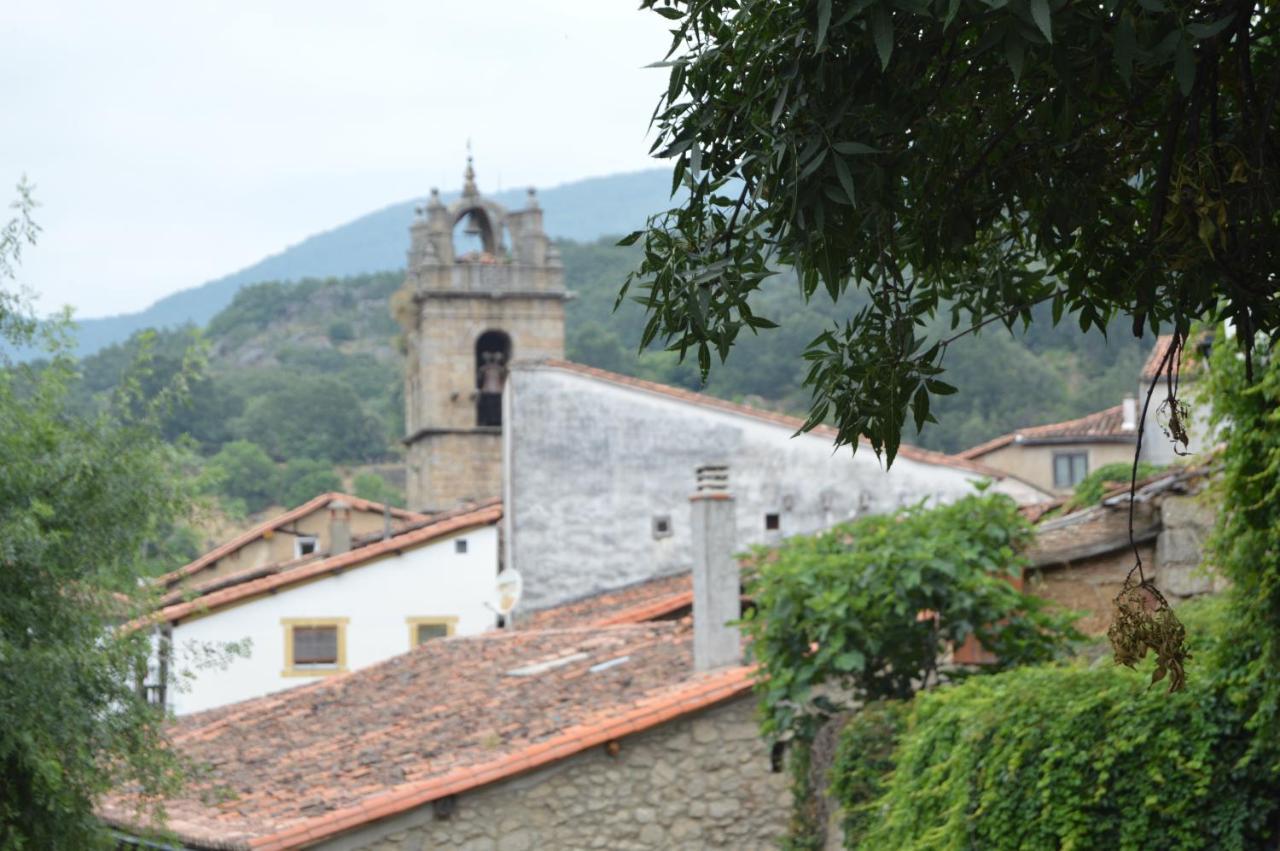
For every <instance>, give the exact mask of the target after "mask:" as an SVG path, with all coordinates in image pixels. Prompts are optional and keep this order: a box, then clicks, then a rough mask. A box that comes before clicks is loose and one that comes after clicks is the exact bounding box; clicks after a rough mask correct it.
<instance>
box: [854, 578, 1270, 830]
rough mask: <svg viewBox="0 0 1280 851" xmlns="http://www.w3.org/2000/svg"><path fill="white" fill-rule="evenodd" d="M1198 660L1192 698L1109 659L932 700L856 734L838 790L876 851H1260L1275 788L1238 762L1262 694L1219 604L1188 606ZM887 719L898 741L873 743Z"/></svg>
mask: <svg viewBox="0 0 1280 851" xmlns="http://www.w3.org/2000/svg"><path fill="white" fill-rule="evenodd" d="M1182 614H1183V617H1184V618H1185V619H1186V621H1187V623H1188V631H1189V633H1190V634H1191V635H1192V636H1193V637H1194V639H1195V641H1196V645H1195V646H1194V647H1193V650H1194V652H1195V653H1196V655H1197V658H1200V659H1203V660H1205V664H1202V665H1197V666H1196V668H1195V669H1194V670H1193V671H1192V672H1191V673H1190V676H1189V682H1188V687H1187V689H1186V690H1185V691H1184V692H1180V693H1177V694H1166V693H1165V692H1164V690H1163V689H1150V688H1149V687H1148V685H1147V679H1148V677H1149V672H1141V671H1140V672H1133V671H1129V670H1126V669H1123V668H1119V667H1116V666H1113V665H1110V664H1106V663H1105V661H1104V662H1103V663H1100V664H1096V665H1094V666H1093V667H1084V666H1083V665H1080V664H1075V665H1068V666H1062V665H1042V666H1033V667H1027V668H1023V669H1020V670H1016V671H1010V672H1007V673H1003V674H1000V675H998V676H994V677H982V678H976V679H972V680H970V681H968V682H965V683H963V684H961V685H958V686H956V687H954V688H944V689H937V690H934V691H931V692H928V693H923V694H921V695H919V696H918V697H916V698H915V700H914V701H913V702H912V705H911V712H910V717H909V718H908V719H907V721H906V723H905V726H903V725H902V724H901V723H900V722H897V721H896V720H895V719H892V718H890V719H889V721H888V722H887V723H885V722H877V719H876V718H875V716H874V715H873V716H872V717H870V718H868V719H866V720H861V721H859V722H858V724H857V725H851V726H850V727H848V728H847V729H846V730H845V732H844V734H843V740H842V742H841V747H840V751H839V755H838V757H837V761H836V767H835V772H834V774H835V776H834V778H833V779H834V782H833V785H832V791H833V793H834V794H835V795H836V796H837V797H838V798H839V800H840V803H841V805H842V807H844V808H845V811H846V813H847V814H848V815H849V823H851V824H852V826H853V828H854V829H853V830H852V831H850V832H849V833H848V834H847V835H846V847H849V848H860V849H869V851H872V850H874V849H894V851H898V849H909V848H921V849H923V848H929V849H968V848H983V849H1003V848H1010V849H1015V848H1016V849H1025V848H1032V849H1035V848H1046V849H1048V848H1077V849H1082V848H1121V849H1127V848H1132V849H1147V848H1161V849H1174V848H1207V847H1213V848H1250V847H1257V846H1258V845H1259V844H1260V843H1261V842H1262V841H1263V840H1264V839H1265V838H1266V837H1268V836H1271V835H1274V833H1275V819H1276V815H1277V802H1280V794H1278V793H1280V785H1277V783H1276V778H1275V776H1274V774H1273V773H1272V771H1271V770H1270V769H1269V768H1267V767H1265V766H1267V765H1268V764H1274V763H1275V759H1276V756H1277V747H1276V744H1277V743H1276V742H1275V741H1274V740H1270V741H1268V742H1265V743H1264V744H1263V748H1264V750H1265V756H1266V759H1261V760H1256V761H1254V762H1253V763H1245V762H1242V757H1243V756H1244V755H1245V754H1246V752H1247V751H1248V750H1249V749H1250V747H1251V743H1250V737H1249V736H1248V735H1246V734H1245V730H1244V724H1245V720H1246V718H1247V717H1248V715H1249V710H1250V707H1252V706H1254V705H1256V702H1257V700H1258V698H1259V694H1260V690H1259V688H1258V687H1257V685H1256V684H1255V683H1253V682H1251V681H1249V680H1248V678H1247V677H1243V676H1242V674H1245V673H1246V672H1247V671H1248V670H1250V667H1251V665H1253V664H1254V662H1256V659H1257V646H1256V643H1242V642H1240V641H1238V640H1236V639H1235V637H1234V633H1233V631H1232V622H1233V620H1234V617H1235V615H1234V609H1233V608H1231V607H1230V606H1229V605H1228V603H1227V602H1226V601H1224V600H1208V601H1201V602H1197V603H1193V604H1188V605H1187V606H1185V607H1184V608H1183V612H1182ZM877 723H880V724H881V729H885V728H886V727H887V728H888V730H887V733H888V735H889V736H893V735H894V726H895V724H896V725H897V730H898V733H899V735H900V738H898V739H897V746H896V750H895V751H894V753H893V757H892V759H891V760H889V761H887V762H886V761H885V760H884V758H883V752H884V751H883V747H882V748H880V749H876V748H874V747H872V748H868V747H866V742H867V740H868V738H869V732H868V731H874V730H875V729H876V725H877Z"/></svg>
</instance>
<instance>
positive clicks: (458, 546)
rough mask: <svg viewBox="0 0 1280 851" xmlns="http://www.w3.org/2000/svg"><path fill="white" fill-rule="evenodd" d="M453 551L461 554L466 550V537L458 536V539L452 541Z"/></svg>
mask: <svg viewBox="0 0 1280 851" xmlns="http://www.w3.org/2000/svg"><path fill="white" fill-rule="evenodd" d="M453 551H454V552H455V553H458V554H459V555H461V554H462V553H465V552H466V551H467V539H466V538H459V539H458V540H456V541H454V542H453Z"/></svg>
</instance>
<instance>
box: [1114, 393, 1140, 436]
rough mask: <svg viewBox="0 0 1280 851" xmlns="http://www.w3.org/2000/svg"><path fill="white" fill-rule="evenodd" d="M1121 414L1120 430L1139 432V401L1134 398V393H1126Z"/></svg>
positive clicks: (1121, 404) (1121, 406) (1121, 405)
mask: <svg viewBox="0 0 1280 851" xmlns="http://www.w3.org/2000/svg"><path fill="white" fill-rule="evenodd" d="M1113 398H1114V397H1113ZM1120 412H1121V418H1120V430H1121V431H1137V430H1138V400H1137V399H1135V398H1134V396H1133V394H1132V393H1126V394H1125V395H1124V401H1123V402H1121V403H1120Z"/></svg>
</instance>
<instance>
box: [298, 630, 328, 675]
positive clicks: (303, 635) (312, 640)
mask: <svg viewBox="0 0 1280 851" xmlns="http://www.w3.org/2000/svg"><path fill="white" fill-rule="evenodd" d="M293 664H295V665H336V664H338V628H337V627H336V626H295V627H294V628H293Z"/></svg>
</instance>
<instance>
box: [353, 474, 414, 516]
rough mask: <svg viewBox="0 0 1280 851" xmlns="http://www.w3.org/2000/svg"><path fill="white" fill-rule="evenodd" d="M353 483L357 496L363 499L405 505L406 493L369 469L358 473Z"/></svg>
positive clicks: (398, 505)
mask: <svg viewBox="0 0 1280 851" xmlns="http://www.w3.org/2000/svg"><path fill="white" fill-rule="evenodd" d="M351 485H352V487H353V488H354V490H355V493H356V496H358V497H360V498H361V499H367V500H369V501H370V502H380V503H382V504H383V505H394V506H397V507H400V508H403V507H404V494H402V493H401V492H400V491H399V490H397V489H396V487H395V486H394V485H392V484H390V483H389V482H388V481H387V480H386V479H384V478H382V476H379V475H378V474H377V473H372V472H369V471H367V470H366V471H365V472H363V473H356V476H355V478H354V479H352V481H351Z"/></svg>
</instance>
